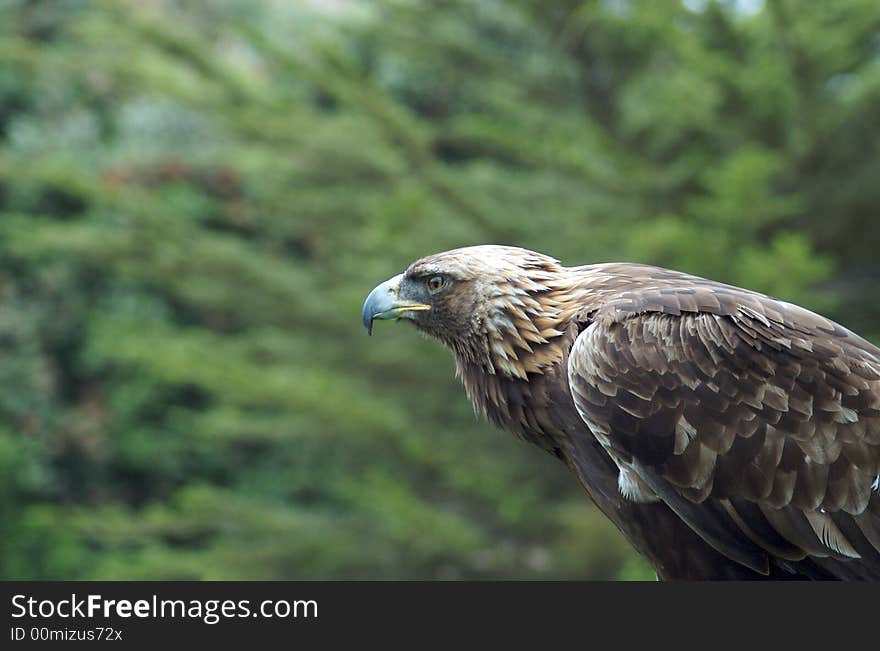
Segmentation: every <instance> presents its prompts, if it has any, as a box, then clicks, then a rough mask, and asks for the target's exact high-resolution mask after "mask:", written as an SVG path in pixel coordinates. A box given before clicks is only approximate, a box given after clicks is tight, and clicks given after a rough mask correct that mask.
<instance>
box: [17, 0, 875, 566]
mask: <svg viewBox="0 0 880 651" xmlns="http://www.w3.org/2000/svg"><path fill="white" fill-rule="evenodd" d="M332 5H333V6H334V7H337V3H332ZM313 6H314V8H310V7H313ZM329 6H330V5H327V4H325V3H247V2H238V1H233V2H223V3H207V4H205V3H201V4H199V3H191V4H188V5H179V6H175V7H173V8H170V7H167V8H166V7H158V8H157V7H142V6H140V5H137V4H136V3H135V4H120V3H116V2H97V3H88V4H86V3H66V4H65V3H61V4H58V3H55V4H52V3H49V4H47V5H46V6H45V7H42V8H41V9H39V11H37V10H35V9H33V8H32V7H30V5H29V4H27V3H7V4H6V5H4V7H3V8H2V9H0V54H2V55H3V58H4V61H5V62H7V65H6V66H5V67H4V69H3V70H2V71H0V416H2V421H3V425H2V428H0V470H3V472H2V473H0V475H2V477H3V479H2V480H0V487H2V490H0V494H2V496H0V515H2V518H0V520H2V522H3V524H2V525H0V528H2V531H0V534H2V535H0V541H2V542H0V545H2V549H0V552H2V553H0V575H2V576H5V577H16V578H26V577H32V578H217V579H222V578H254V579H257V578H266V579H277V578H292V579H294V578H337V577H339V578H343V577H344V578H363V577H370V578H389V577H395V578H437V577H480V578H483V577H485V578H491V577H517V578H556V577H571V578H574V577H591V578H592V577H601V578H611V577H623V578H639V579H645V578H651V574H650V572H646V570H645V565H644V564H642V563H641V562H640V561H639V560H638V559H637V558H636V557H635V556H634V554H633V552H632V551H631V550H629V549H628V548H627V547H626V546H625V545H624V543H623V542H622V541H621V539H620V538H619V536H618V535H617V534H616V532H614V531H613V530H611V529H610V525H609V524H608V523H607V521H606V520H605V519H604V518H603V517H602V516H601V514H599V513H598V512H596V511H595V510H594V509H593V508H592V507H591V506H590V505H589V504H588V503H587V502H586V500H585V499H584V496H583V495H582V494H581V491H580V490H579V488H578V487H577V485H576V482H575V481H574V479H573V478H571V477H569V476H568V474H567V473H566V472H565V470H564V468H562V467H561V466H560V465H559V464H558V463H557V462H556V461H555V460H554V459H552V458H550V457H549V456H547V455H543V454H542V453H540V452H539V451H538V450H535V449H531V448H528V447H526V446H524V445H522V444H520V443H518V442H517V441H515V440H513V439H512V438H511V437H510V436H508V435H506V434H503V433H500V432H496V431H494V430H492V429H491V428H490V427H489V426H488V425H486V424H483V423H478V422H476V421H475V419H474V417H473V415H472V413H471V409H470V406H469V405H468V404H467V402H466V400H465V398H464V395H463V392H462V390H461V388H460V386H459V385H458V384H457V382H456V381H455V380H454V378H453V372H452V364H451V362H450V361H449V356H448V354H447V353H446V352H445V351H443V350H441V349H440V348H439V347H438V346H437V345H436V344H434V343H433V342H428V341H424V340H422V339H421V338H419V337H418V336H416V335H415V333H414V332H413V331H412V330H411V329H410V328H408V327H407V326H406V324H398V325H397V326H394V325H391V324H389V325H388V327H386V328H383V329H382V331H381V332H379V333H377V334H378V336H376V337H373V338H372V339H369V340H368V339H366V338H365V337H364V336H363V333H362V329H361V325H360V322H359V319H358V313H359V310H360V305H361V302H362V300H363V298H364V296H365V295H366V293H367V292H368V291H369V289H370V288H372V287H373V286H374V285H375V284H376V282H378V281H379V280H381V279H383V278H386V277H388V276H391V275H392V274H394V273H397V272H399V271H400V270H401V268H403V267H404V266H405V265H406V264H408V263H409V262H410V261H411V260H413V259H414V258H417V257H419V256H421V255H424V254H427V253H431V252H434V251H438V250H442V249H447V248H452V247H455V246H462V245H467V244H476V243H483V242H498V243H508V244H515V245H521V246H526V247H530V248H534V249H537V250H541V251H544V252H546V253H549V254H552V255H554V256H556V257H558V258H560V259H561V260H562V261H563V262H565V263H566V264H584V263H590V262H596V261H604V260H613V259H624V260H632V261H640V262H647V263H655V264H662V265H666V266H669V267H675V268H679V269H682V270H685V271H688V272H691V273H697V274H702V275H706V276H710V277H713V278H716V279H718V280H722V281H727V282H732V283H736V284H740V285H744V286H748V287H751V288H754V289H758V290H761V291H765V292H768V293H771V294H775V295H778V296H780V297H782V298H786V299H788V300H794V301H798V302H801V303H803V304H804V305H807V306H812V307H819V308H822V309H824V310H826V311H829V312H830V314H831V315H832V316H836V317H837V318H839V319H841V320H843V321H844V322H846V323H848V324H850V323H861V324H863V325H864V327H865V328H869V327H874V328H875V330H876V322H877V320H878V319H880V313H878V312H877V309H878V308H875V307H873V306H876V305H880V294H878V292H880V289H878V287H880V283H876V282H874V280H876V279H874V276H875V275H876V273H875V267H876V264H875V251H876V248H877V245H878V244H880V242H878V240H877V237H878V236H877V233H878V232H880V231H878V230H877V229H876V228H873V223H874V222H873V221H872V220H874V218H875V212H876V210H875V208H876V205H877V200H878V195H877V188H878V187H880V185H878V184H877V183H876V182H875V181H876V177H877V170H878V167H877V166H878V163H877V156H876V155H875V152H876V144H877V143H876V142H875V140H876V138H875V136H874V135H873V134H875V133H876V132H877V128H875V127H876V126H877V125H878V122H877V116H878V115H880V112H878V111H877V103H878V97H880V94H878V89H880V81H878V80H880V75H878V69H877V62H876V34H877V30H878V29H880V10H878V9H877V4H876V2H873V1H871V0H846V1H845V2H838V3H835V4H834V7H833V9H829V8H828V7H824V6H822V3H809V2H806V1H803V2H794V1H793V0H786V1H785V2H767V3H766V8H765V9H764V10H763V11H759V12H757V13H754V12H751V13H745V12H742V11H738V10H736V9H731V8H730V5H729V3H716V2H708V3H690V4H688V5H685V4H683V3H680V2H677V1H673V0H669V1H668V2H648V1H644V2H642V1H639V2H579V1H572V2H563V3H556V4H554V5H553V6H552V7H550V6H547V5H546V3H534V2H527V1H525V0H522V1H517V2H495V1H489V2H470V1H466V0H454V1H451V2H442V3H439V2H428V1H421V0H419V1H414V2H397V1H394V2H370V3H353V4H352V3H341V4H338V9H337V10H335V11H334V10H332V9H328V8H327V7H329ZM872 279H873V280H872ZM831 282H833V283H834V285H833V286H834V287H835V291H834V292H833V295H831V294H832V293H831V292H828V291H825V292H823V291H821V290H822V289H823V287H825V286H827V285H828V284H829V283H831ZM866 332H868V331H867V330H866Z"/></svg>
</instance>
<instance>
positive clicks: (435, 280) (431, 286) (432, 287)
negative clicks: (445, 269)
mask: <svg viewBox="0 0 880 651" xmlns="http://www.w3.org/2000/svg"><path fill="white" fill-rule="evenodd" d="M445 284H446V279H444V278H443V276H431V277H430V278H428V281H427V283H426V285H427V286H428V291H429V292H431V293H432V294H436V293H437V292H439V291H440V290H441V289H443V286H444V285H445Z"/></svg>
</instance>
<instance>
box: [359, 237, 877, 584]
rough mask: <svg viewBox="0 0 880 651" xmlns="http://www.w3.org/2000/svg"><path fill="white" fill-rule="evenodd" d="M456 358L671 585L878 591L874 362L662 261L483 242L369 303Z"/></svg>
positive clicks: (394, 282) (387, 285) (770, 307)
mask: <svg viewBox="0 0 880 651" xmlns="http://www.w3.org/2000/svg"><path fill="white" fill-rule="evenodd" d="M376 319H405V320H407V321H410V322H412V323H413V324H414V325H415V326H416V327H417V328H418V329H419V330H421V331H422V332H424V333H427V334H428V335H430V336H432V337H434V338H436V339H437V340H439V341H440V342H442V343H443V344H445V345H446V346H447V347H449V348H450V349H451V351H452V353H453V355H454V358H455V366H456V372H457V375H458V377H459V378H460V379H461V381H462V383H463V384H464V388H465V391H466V393H467V396H468V398H469V399H470V401H471V402H472V403H473V406H474V409H475V411H476V412H477V413H478V414H481V415H484V416H486V417H488V418H489V419H490V420H491V421H493V422H494V423H495V424H497V425H499V426H500V427H502V428H504V429H507V430H510V431H512V432H514V433H516V434H517V435H518V436H520V437H522V438H524V439H526V440H528V441H530V442H532V443H534V444H536V445H538V446H539V447H541V448H543V449H544V450H546V451H548V452H550V453H551V454H553V455H555V456H556V457H558V458H559V459H560V460H562V461H563V462H564V463H565V464H566V465H567V466H568V467H569V468H570V469H571V470H572V471H573V472H574V474H575V475H576V476H577V478H578V479H579V481H580V482H581V484H582V485H583V486H584V488H585V489H586V491H587V493H588V494H589V495H590V497H591V498H592V499H593V501H594V502H595V503H596V505H597V506H598V508H599V509H601V510H602V512H603V513H604V514H605V515H606V516H607V517H608V518H610V519H611V521H612V522H613V523H614V524H615V525H616V526H617V527H618V529H620V531H621V532H622V533H623V535H624V536H625V537H626V538H627V539H628V540H629V542H630V543H631V544H632V545H633V546H634V547H635V548H636V549H637V550H638V551H639V552H640V553H641V554H643V555H644V556H645V557H646V558H647V559H648V561H649V562H650V563H651V565H652V566H653V567H654V569H655V571H656V574H657V577H658V579H661V580H694V579H712V580H719V579H740V580H742V579H752V578H758V579H762V578H763V579H768V578H769V579H788V578H791V579H804V578H807V579H840V580H862V581H877V580H880V494H878V491H880V349H878V348H877V347H876V346H874V345H872V344H871V343H869V342H868V341H866V340H865V339H863V338H861V337H859V336H858V335H856V334H854V333H852V332H850V331H849V330H847V329H846V328H844V327H842V326H840V325H838V324H836V323H834V322H833V321H830V320H829V319H826V318H824V317H822V316H820V315H818V314H815V313H813V312H810V311H808V310H806V309H804V308H801V307H798V306H797V305H793V304H791V303H787V302H785V301H782V300H778V299H774V298H770V297H768V296H765V295H763V294H759V293H756V292H753V291H749V290H746V289H740V288H737V287H733V286H730V285H725V284H722V283H719V282H714V281H711V280H706V279H704V278H699V277H696V276H691V275H688V274H685V273H681V272H677V271H671V270H668V269H662V268H658V267H652V266H646V265H640V264H628V263H607V264H593V265H586V266H578V267H565V266H562V265H561V264H560V263H559V262H558V261H557V260H555V259H553V258H551V257H548V256H546V255H543V254H540V253H535V252H532V251H528V250H525V249H520V248H514V247H507V246H492V245H487V246H474V247H468V248H462V249H456V250H452V251H447V252H444V253H439V254H436V255H431V256H428V257H426V258H422V259H421V260H418V261H416V262H414V263H413V264H411V265H410V266H409V267H408V268H407V269H406V271H404V272H403V273H401V274H399V275H397V276H394V277H393V278H391V279H389V280H387V281H385V282H383V283H381V284H380V285H378V286H377V287H376V288H375V289H373V291H372V292H370V294H369V296H368V297H367V299H366V302H365V303H364V308H363V321H364V325H365V326H366V328H367V331H368V332H370V331H371V330H372V325H373V322H374V321H375V320H376Z"/></svg>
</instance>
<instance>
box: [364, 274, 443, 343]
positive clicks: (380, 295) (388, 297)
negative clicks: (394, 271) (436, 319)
mask: <svg viewBox="0 0 880 651" xmlns="http://www.w3.org/2000/svg"><path fill="white" fill-rule="evenodd" d="M401 280H403V274H398V275H396V276H394V278H389V279H388V280H386V281H385V282H384V283H382V284H381V285H378V286H377V287H376V288H375V289H373V291H371V292H370V294H369V295H368V296H367V300H366V301H364V310H363V312H362V313H361V317H362V318H363V321H364V327H365V328H366V329H367V334H368V335H371V334H373V321H375V320H376V319H400V318H403V317H405V316H406V314H407V313H408V312H423V311H425V310H430V309H431V306H430V305H426V304H424V303H414V302H412V301H404V300H400V298H399V296H398V294H399V292H400V281H401Z"/></svg>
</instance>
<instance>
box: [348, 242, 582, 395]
mask: <svg viewBox="0 0 880 651" xmlns="http://www.w3.org/2000/svg"><path fill="white" fill-rule="evenodd" d="M564 272H565V268H564V267H562V266H561V265H560V264H559V262H558V261H556V260H554V259H553V258H550V257H548V256H545V255H543V254H540V253H535V252H532V251H528V250H525V249H520V248H515V247H508V246H494V245H484V246H473V247H467V248H463V249H455V250H452V251H446V252H443V253H437V254H435V255H431V256H428V257H425V258H422V259H420V260H417V261H416V262H414V263H412V264H411V265H410V266H409V267H408V268H407V269H406V270H405V271H404V272H403V273H400V274H398V275H396V276H394V277H393V278H389V279H388V280H386V281H385V282H383V283H381V284H379V285H378V286H377V287H376V288H374V289H373V291H371V292H370V294H369V295H368V296H367V299H366V301H365V302H364V308H363V313H362V317H363V322H364V326H365V327H366V329H367V332H368V333H371V331H372V327H373V322H374V321H376V320H383V319H401V320H407V321H410V322H411V323H413V324H414V325H415V326H416V328H418V329H419V330H420V331H422V332H424V333H425V334H427V335H429V336H431V337H433V338H435V339H438V340H439V341H441V342H443V343H444V344H445V345H446V346H448V347H449V348H450V349H452V350H453V352H454V353H455V354H456V357H457V359H458V360H459V361H461V362H465V363H468V364H476V365H478V366H481V367H483V368H484V369H486V370H487V371H488V372H490V373H496V372H497V373H502V374H507V375H510V376H515V377H521V378H523V379H525V378H526V375H527V373H529V372H539V371H540V368H541V367H542V365H545V364H546V363H548V359H549V358H548V356H547V355H546V353H547V352H548V351H546V350H545V351H543V353H544V354H543V355H542V354H536V352H537V351H538V349H540V348H541V347H542V346H544V345H546V344H548V342H550V341H551V340H552V339H554V338H555V337H558V336H559V335H560V334H562V333H561V332H560V331H559V330H558V329H557V327H556V326H557V325H559V321H560V316H561V313H562V311H563V309H562V308H563V306H562V303H561V301H560V299H561V298H564V297H563V293H564V292H561V291H560V288H561V287H563V283H562V276H564Z"/></svg>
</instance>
